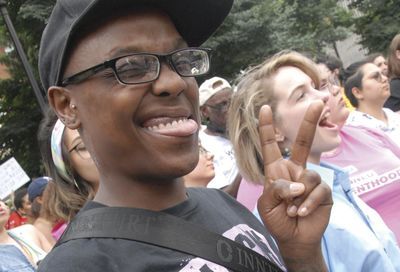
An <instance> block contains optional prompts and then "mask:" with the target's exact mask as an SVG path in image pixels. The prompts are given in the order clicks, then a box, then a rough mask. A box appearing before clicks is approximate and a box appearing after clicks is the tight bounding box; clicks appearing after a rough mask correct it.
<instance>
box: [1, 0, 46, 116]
mask: <svg viewBox="0 0 400 272" xmlns="http://www.w3.org/2000/svg"><path fill="white" fill-rule="evenodd" d="M0 11H1V15H2V16H3V19H4V22H5V23H6V26H7V29H8V32H9V33H10V35H11V39H12V41H13V43H14V46H15V49H16V50H17V53H18V56H19V58H20V59H21V62H22V65H23V66H24V69H25V72H26V74H27V76H28V78H29V82H30V83H31V86H32V88H33V91H34V93H35V96H36V99H37V101H38V103H39V106H40V109H41V110H42V113H43V115H44V114H45V112H46V109H47V104H46V102H45V100H44V97H43V92H42V91H41V89H40V87H39V85H38V83H37V81H36V78H35V76H34V74H33V71H32V68H31V66H30V64H29V62H28V58H27V57H26V55H25V52H24V49H23V48H22V45H21V42H20V41H19V39H18V36H17V32H16V31H15V28H14V26H13V24H12V21H11V19H10V16H9V14H8V11H7V3H6V1H5V0H0Z"/></svg>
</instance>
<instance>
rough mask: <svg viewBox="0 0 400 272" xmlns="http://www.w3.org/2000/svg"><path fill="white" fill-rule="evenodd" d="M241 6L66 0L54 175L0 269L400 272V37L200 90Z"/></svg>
mask: <svg viewBox="0 0 400 272" xmlns="http://www.w3.org/2000/svg"><path fill="white" fill-rule="evenodd" d="M231 6H232V0H219V1H215V0H203V1H197V0H174V1H172V0H169V1H120V2H113V1H106V0H96V1H88V0H81V1H71V0H59V1H57V3H56V5H55V7H54V10H53V12H52V14H51V16H50V18H49V20H48V24H47V26H46V29H45V31H44V32H43V36H42V40H41V45H40V50H39V72H40V77H41V80H42V85H43V87H44V88H45V89H46V90H47V97H48V101H49V105H50V107H49V110H48V112H47V113H46V116H45V117H44V119H43V120H42V122H41V124H40V127H39V130H38V135H37V137H38V143H39V147H40V152H41V155H42V161H43V164H44V169H45V172H46V176H44V177H39V178H35V179H33V180H32V181H31V182H30V183H29V186H25V187H23V188H20V189H19V190H17V191H16V192H15V193H14V194H13V204H14V210H13V211H10V208H9V207H7V205H5V203H4V202H1V201H0V256H1V259H2V261H1V262H0V271H1V272H3V271H4V272H5V271H21V272H25V271H29V272H31V271H42V272H47V271H60V272H63V271H335V272H336V271H339V272H341V271H343V272H345V271H359V272H362V271H373V272H375V271H376V272H378V271H379V272H380V271H388V272H390V271H397V272H400V248H399V242H400V209H398V206H399V204H400V182H399V181H400V137H399V136H400V87H399V82H400V34H398V35H396V36H395V37H394V38H393V41H392V43H391V45H390V48H388V54H387V55H386V54H383V53H375V54H371V55H370V56H368V57H366V58H365V60H363V61H358V62H355V63H353V64H351V65H349V66H348V67H346V69H344V68H343V67H342V64H341V62H340V60H338V59H337V58H334V57H332V56H328V57H321V56H312V55H309V54H305V53H299V52H295V51H287V50H284V51H282V52H279V53H277V54H276V55H274V56H270V57H268V58H265V59H263V60H260V63H259V64H258V65H253V66H251V67H248V68H247V69H246V70H245V71H244V72H243V73H240V76H239V77H238V78H236V79H234V80H231V83H230V82H229V81H228V80H227V79H224V78H222V77H219V76H214V77H212V76H210V77H208V78H207V79H206V80H204V81H203V82H200V83H201V84H199V85H198V84H197V81H196V77H201V78H205V77H207V76H206V75H207V73H208V72H209V70H210V65H212V64H210V49H208V48H203V47H200V45H201V44H203V43H204V42H205V41H206V40H207V39H208V38H209V37H210V36H211V35H212V34H213V33H214V32H215V31H216V29H217V28H218V27H219V26H220V25H221V23H222V22H223V21H224V19H225V17H226V16H227V14H228V13H229V11H230V9H231ZM110 11H112V12H110ZM204 14H207V15H208V16H207V17H208V18H207V20H206V21H205V20H204V18H203V17H204ZM386 60H388V61H386ZM207 187H208V188H207ZM3 259H4V260H5V261H3Z"/></svg>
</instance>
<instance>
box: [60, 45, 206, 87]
mask: <svg viewBox="0 0 400 272" xmlns="http://www.w3.org/2000/svg"><path fill="white" fill-rule="evenodd" d="M210 52H211V49H209V48H197V47H190V48H185V49H179V50H175V51H172V52H170V53H169V54H153V53H134V54H129V55H125V56H121V57H117V58H114V59H111V60H107V61H105V62H103V63H101V64H98V65H95V66H93V67H91V68H89V69H86V70H84V71H81V72H79V73H77V74H75V75H73V76H70V77H68V78H66V79H64V80H63V81H62V83H61V86H67V85H70V84H77V83H80V82H82V81H84V80H85V79H87V78H89V77H91V76H93V75H95V74H97V73H99V72H101V71H103V70H105V69H108V68H111V69H112V70H113V72H114V75H115V77H116V78H117V80H118V81H119V82H120V83H121V84H128V85H130V84H141V83H147V82H151V81H154V80H156V79H157V78H158V77H159V75H160V67H161V62H162V61H165V62H166V63H168V64H169V66H170V67H171V68H172V69H173V70H174V71H175V72H176V73H178V74H179V75H180V76H182V77H194V76H201V75H204V74H206V73H207V72H208V70H209V69H210Z"/></svg>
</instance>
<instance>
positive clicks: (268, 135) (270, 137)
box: [258, 105, 282, 176]
mask: <svg viewBox="0 0 400 272" xmlns="http://www.w3.org/2000/svg"><path fill="white" fill-rule="evenodd" d="M258 120H259V123H258V129H259V134H260V143H261V151H262V156H263V160H264V173H265V171H266V170H267V169H266V167H267V166H268V165H270V164H272V163H273V162H275V161H277V160H280V159H282V155H281V151H280V150H279V146H278V143H277V142H276V138H275V129H274V124H273V121H272V111H271V108H270V107H269V106H267V105H264V106H262V107H261V109H260V114H259V118H258ZM265 174H266V173H265ZM266 176H267V175H266Z"/></svg>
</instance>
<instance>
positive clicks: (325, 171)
mask: <svg viewBox="0 0 400 272" xmlns="http://www.w3.org/2000/svg"><path fill="white" fill-rule="evenodd" d="M319 77H320V76H319V72H318V70H317V68H316V65H315V63H313V62H312V61H311V60H310V59H308V58H306V57H304V56H303V55H301V54H298V53H296V52H287V51H284V52H281V53H278V54H277V55H275V56H273V57H271V58H270V59H268V60H266V61H264V62H263V63H262V64H260V65H258V66H255V67H253V68H252V69H250V71H249V72H247V73H245V74H244V77H243V78H242V79H241V80H240V82H239V83H238V90H237V92H236V93H235V94H234V96H233V98H232V103H231V107H230V111H229V115H228V116H229V117H228V124H229V131H230V136H231V139H232V143H233V147H234V149H235V154H236V155H237V157H238V166H239V169H240V170H241V173H242V174H243V176H245V177H246V178H247V179H248V180H250V181H253V183H258V186H259V187H261V191H262V185H261V184H262V183H260V182H259V181H262V180H264V173H266V174H267V175H275V174H276V173H277V172H272V173H269V172H264V171H263V164H262V161H260V160H257V159H253V158H260V157H261V156H262V151H261V149H260V146H261V145H262V143H263V142H260V140H259V139H258V137H255V134H256V133H257V131H258V129H260V130H262V129H265V127H261V125H259V124H260V123H261V121H262V120H261V119H258V118H257V117H256V116H258V115H259V112H260V111H263V110H268V111H269V114H270V116H269V118H270V119H269V122H268V123H267V125H268V126H269V127H272V129H271V130H272V131H271V133H270V134H269V138H266V139H264V142H265V143H271V142H275V141H276V142H277V143H278V144H279V147H278V146H277V147H276V149H275V156H274V157H276V158H277V159H279V160H284V159H283V158H282V156H281V154H280V153H285V155H286V156H287V163H294V164H296V163H298V161H299V157H298V156H301V158H303V157H305V158H306V159H307V168H308V169H311V170H314V171H316V172H317V173H318V174H319V175H320V176H321V179H322V180H323V181H324V182H326V183H327V184H329V186H330V187H331V189H332V197H333V201H334V204H333V208H332V213H331V217H330V220H329V224H328V227H327V229H326V231H325V232H324V235H323V240H322V243H321V247H322V249H323V253H324V257H325V261H326V263H327V265H328V269H329V271H335V272H347V271H354V272H363V271H365V269H366V268H368V271H370V272H372V271H376V272H380V271H386V272H388V271H392V272H394V271H400V249H399V248H398V246H397V243H396V240H395V239H394V236H393V233H392V232H391V231H390V230H389V228H388V227H387V226H386V225H385V223H384V222H383V221H382V219H381V218H380V216H379V215H378V214H377V213H376V211H374V210H373V209H371V208H370V207H368V206H367V205H366V204H365V203H364V202H363V201H362V200H361V199H359V198H358V197H357V196H356V195H354V194H353V193H352V191H351V188H350V182H349V179H348V176H347V174H346V173H345V172H343V171H342V170H341V169H339V168H337V167H335V166H333V165H327V164H323V163H320V158H321V154H322V153H323V152H326V151H329V150H332V149H333V148H336V147H337V146H338V145H339V144H340V137H339V128H338V126H336V125H335V124H333V123H331V122H330V121H329V120H328V117H329V116H330V109H329V107H328V101H329V97H330V93H329V92H327V91H321V90H320V87H321V86H320V81H319ZM322 87H325V86H322ZM313 102H314V103H315V102H319V103H321V104H322V103H323V104H324V109H323V111H322V114H321V115H318V119H317V120H318V126H317V127H316V130H315V138H314V141H313V142H312V145H311V150H310V153H309V155H308V154H304V153H301V154H300V155H299V154H297V152H298V151H297V150H295V149H294V148H292V146H293V145H295V144H296V142H297V141H300V142H302V139H301V138H300V139H299V138H298V137H296V133H295V131H296V130H297V128H298V126H299V123H300V122H299V120H301V118H302V117H303V116H304V115H305V112H306V110H307V108H308V107H309V105H313ZM264 105H269V106H270V107H263V106H264ZM310 129H311V128H310ZM287 149H289V152H288V151H287ZM290 152H291V153H290ZM281 171H283V170H281ZM278 173H279V171H278ZM290 174H291V173H290V172H288V173H287V175H290ZM244 185H245V184H244V183H242V184H241V186H244ZM241 189H242V188H239V191H240V190H241ZM260 193H261V192H259V194H260ZM249 197H253V198H255V199H257V198H258V195H253V196H249ZM258 205H260V201H259V202H258ZM258 211H259V212H262V210H260V208H258ZM349 222H351V223H349Z"/></svg>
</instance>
